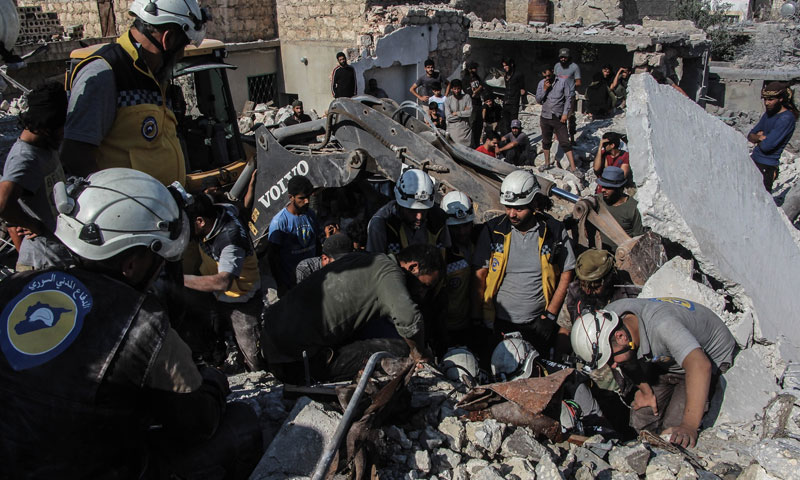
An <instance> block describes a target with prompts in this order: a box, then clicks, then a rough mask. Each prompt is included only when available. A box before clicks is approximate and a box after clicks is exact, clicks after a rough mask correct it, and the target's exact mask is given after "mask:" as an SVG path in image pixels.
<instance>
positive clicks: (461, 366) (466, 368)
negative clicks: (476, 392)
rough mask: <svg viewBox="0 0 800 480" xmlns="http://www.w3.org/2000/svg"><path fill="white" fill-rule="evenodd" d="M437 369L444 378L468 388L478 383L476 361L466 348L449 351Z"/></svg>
mask: <svg viewBox="0 0 800 480" xmlns="http://www.w3.org/2000/svg"><path fill="white" fill-rule="evenodd" d="M439 367H440V369H441V371H442V372H444V374H445V376H446V377H447V378H449V379H450V380H453V381H454V382H462V383H464V384H467V385H468V386H473V385H475V384H477V383H478V378H479V373H480V370H479V369H478V359H477V358H475V355H473V354H472V352H470V351H469V350H468V349H467V348H466V347H455V348H451V349H449V350H448V351H447V353H445V354H444V357H442V363H441V365H440V366H439Z"/></svg>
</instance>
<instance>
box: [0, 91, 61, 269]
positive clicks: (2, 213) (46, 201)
mask: <svg viewBox="0 0 800 480" xmlns="http://www.w3.org/2000/svg"><path fill="white" fill-rule="evenodd" d="M66 114H67V96H66V93H65V92H64V88H63V86H61V85H59V84H56V83H51V84H47V85H44V86H42V87H40V88H38V89H36V90H34V91H32V92H31V93H30V94H29V95H28V110H27V111H26V112H23V113H22V114H21V115H20V120H21V122H22V124H23V126H24V130H23V131H22V134H21V135H20V137H19V139H18V140H17V142H16V143H15V144H14V145H13V146H12V147H11V151H9V153H8V157H7V158H6V163H5V166H4V167H3V177H2V180H0V218H2V219H3V220H6V221H7V222H8V223H9V224H10V225H12V226H14V227H19V228H21V229H22V232H23V233H24V234H25V238H24V239H23V241H22V245H21V246H20V251H19V258H18V259H17V270H19V271H21V270H32V269H42V268H47V267H59V266H69V265H70V264H72V256H71V255H70V253H69V251H68V250H67V248H66V247H64V245H63V244H62V243H61V242H60V241H58V239H56V238H55V236H54V235H53V232H54V231H55V227H56V217H57V216H58V212H57V211H56V208H55V204H54V203H53V200H52V192H53V185H55V184H56V183H57V182H64V181H65V178H64V170H63V169H62V168H61V162H60V161H59V159H58V146H59V144H60V143H61V139H62V137H63V133H64V121H65V118H66Z"/></svg>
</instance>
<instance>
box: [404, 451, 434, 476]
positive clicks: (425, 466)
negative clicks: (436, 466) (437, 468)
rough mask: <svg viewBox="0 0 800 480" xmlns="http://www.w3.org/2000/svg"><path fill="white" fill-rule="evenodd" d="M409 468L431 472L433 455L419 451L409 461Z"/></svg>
mask: <svg viewBox="0 0 800 480" xmlns="http://www.w3.org/2000/svg"><path fill="white" fill-rule="evenodd" d="M408 466H409V467H411V468H413V469H416V470H419V471H421V472H424V473H428V472H430V471H431V455H430V454H429V453H428V452H427V451H426V450H417V451H416V452H414V456H413V457H410V458H409V459H408Z"/></svg>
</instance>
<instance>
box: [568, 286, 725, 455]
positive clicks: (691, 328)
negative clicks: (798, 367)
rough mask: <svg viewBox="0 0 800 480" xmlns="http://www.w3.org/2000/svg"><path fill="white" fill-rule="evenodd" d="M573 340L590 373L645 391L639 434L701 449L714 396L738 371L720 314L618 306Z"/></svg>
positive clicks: (636, 424)
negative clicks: (604, 371) (611, 375)
mask: <svg viewBox="0 0 800 480" xmlns="http://www.w3.org/2000/svg"><path fill="white" fill-rule="evenodd" d="M571 340H572V348H573V349H574V350H575V353H576V354H578V356H579V357H581V358H582V359H583V360H584V361H586V362H587V364H588V366H589V367H590V368H592V369H596V368H600V367H602V366H604V365H607V364H608V365H610V366H611V368H612V369H613V370H614V371H615V372H616V373H619V372H620V371H621V372H622V376H620V377H619V378H618V379H617V381H618V383H620V385H621V386H622V385H624V384H625V383H626V381H627V384H628V385H630V384H631V383H632V384H635V385H636V386H638V391H637V392H636V394H635V396H634V401H633V404H632V410H631V418H630V422H631V426H632V427H633V428H635V429H636V430H637V431H640V430H648V431H651V432H654V433H658V434H664V433H667V434H671V437H670V441H671V442H672V443H676V444H679V445H682V446H684V447H690V446H694V445H695V443H696V442H697V433H698V429H699V428H700V422H701V421H702V419H703V414H704V413H705V412H706V411H707V410H708V399H709V390H710V388H712V387H713V386H714V384H715V381H716V379H717V378H718V376H719V374H720V373H725V371H727V370H728V368H730V366H731V363H732V362H733V356H734V355H735V350H736V341H735V340H734V338H733V335H732V334H731V332H730V331H729V330H728V328H727V327H726V326H725V324H724V323H723V322H722V320H721V319H720V318H719V317H718V316H716V315H715V314H714V312H712V311H711V310H709V309H708V308H706V307H704V306H703V305H700V304H697V303H694V302H691V301H689V300H684V299H680V298H629V299H623V300H617V301H616V302H612V303H611V304H609V305H608V307H606V309H605V310H597V311H596V312H593V313H586V314H584V315H582V316H581V318H580V319H579V320H578V322H577V323H576V324H575V325H574V326H573V329H572V335H571ZM618 367H619V369H618ZM616 376H617V375H615V377H616ZM631 386H632V385H631ZM622 389H623V391H624V390H625V387H624V386H622Z"/></svg>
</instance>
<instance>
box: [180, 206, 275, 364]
mask: <svg viewBox="0 0 800 480" xmlns="http://www.w3.org/2000/svg"><path fill="white" fill-rule="evenodd" d="M193 200H194V202H193V204H192V205H189V206H188V207H187V209H186V211H187V213H188V214H189V222H190V223H191V228H192V238H193V239H194V240H196V241H197V244H198V247H199V250H200V259H201V264H200V271H199V275H184V276H183V284H184V285H185V287H186V288H187V289H188V290H189V291H188V292H187V296H188V299H189V301H188V302H187V308H188V309H190V310H191V311H193V312H195V314H194V315H189V318H188V319H187V321H188V323H191V324H195V325H196V324H197V323H200V322H199V320H200V319H201V318H208V319H209V320H212V323H217V324H218V325H217V328H216V329H215V330H217V332H216V333H217V336H218V337H219V334H222V333H223V332H224V331H228V330H230V329H231V328H232V329H233V334H234V337H235V338H236V344H237V345H238V346H239V350H240V352H241V353H242V356H243V357H244V363H245V365H247V368H248V369H249V370H250V371H257V370H262V365H261V360H260V358H259V354H258V337H259V334H260V328H259V317H260V316H261V310H262V308H263V307H264V303H263V301H262V293H261V275H260V272H259V269H258V258H257V257H256V253H255V250H254V249H253V244H252V242H251V241H250V235H249V234H248V232H247V230H245V228H244V227H243V226H242V224H241V222H240V221H239V218H238V211H237V210H236V208H235V207H233V206H232V205H225V204H214V202H213V201H212V200H211V197H209V196H208V195H206V194H200V195H195V196H194V197H193ZM215 316H216V317H218V318H214V317H215ZM215 320H216V321H215ZM219 323H222V324H221V325H219ZM220 330H222V331H220Z"/></svg>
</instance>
